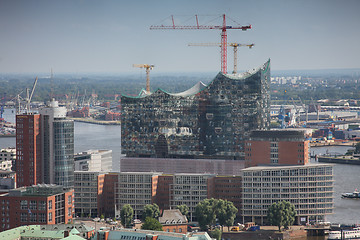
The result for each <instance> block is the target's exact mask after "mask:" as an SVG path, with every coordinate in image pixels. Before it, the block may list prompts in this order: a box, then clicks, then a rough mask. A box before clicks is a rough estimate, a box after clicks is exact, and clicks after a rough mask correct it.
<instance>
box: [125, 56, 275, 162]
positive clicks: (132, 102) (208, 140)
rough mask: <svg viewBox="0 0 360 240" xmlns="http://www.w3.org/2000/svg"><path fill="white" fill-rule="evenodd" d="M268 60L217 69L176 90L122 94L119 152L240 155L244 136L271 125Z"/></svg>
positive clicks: (167, 155)
mask: <svg viewBox="0 0 360 240" xmlns="http://www.w3.org/2000/svg"><path fill="white" fill-rule="evenodd" d="M269 83H270V60H269V61H267V62H266V63H265V64H264V65H263V66H261V67H260V68H258V69H254V70H253V71H249V72H245V73H243V74H237V75H231V74H222V73H219V74H218V75H217V76H216V77H215V78H214V80H213V81H212V82H210V84H209V85H208V86H206V85H204V84H202V83H201V82H200V83H198V84H196V85H195V86H194V87H192V88H190V89H188V90H186V91H184V92H181V93H175V94H172V93H168V92H165V91H163V90H161V89H158V90H157V91H155V92H153V93H151V94H150V95H146V94H139V96H137V97H129V96H122V98H121V102H122V115H121V122H122V128H121V150H122V153H124V154H126V155H127V156H128V157H157V158H212V159H242V160H243V159H244V157H245V152H244V147H245V140H247V139H248V138H249V136H250V132H251V131H252V130H256V129H267V128H268V127H269V124H270V95H269Z"/></svg>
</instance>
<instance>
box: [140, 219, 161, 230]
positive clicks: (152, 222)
mask: <svg viewBox="0 0 360 240" xmlns="http://www.w3.org/2000/svg"><path fill="white" fill-rule="evenodd" d="M162 227H163V226H162V225H161V223H160V222H159V221H158V220H156V219H155V218H151V217H147V218H146V219H145V222H144V223H143V225H142V226H141V229H144V230H154V231H162V230H163V229H162Z"/></svg>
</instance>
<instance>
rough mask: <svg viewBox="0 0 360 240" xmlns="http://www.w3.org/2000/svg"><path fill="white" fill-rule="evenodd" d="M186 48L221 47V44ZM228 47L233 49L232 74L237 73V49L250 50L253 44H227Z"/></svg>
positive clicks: (201, 44) (197, 45)
mask: <svg viewBox="0 0 360 240" xmlns="http://www.w3.org/2000/svg"><path fill="white" fill-rule="evenodd" d="M188 46H195V47H221V43H189V44H188ZM227 46H228V47H233V48H234V71H233V73H234V74H235V73H237V61H238V60H237V59H238V57H237V50H238V47H248V48H252V47H253V46H255V44H253V43H251V44H241V43H227Z"/></svg>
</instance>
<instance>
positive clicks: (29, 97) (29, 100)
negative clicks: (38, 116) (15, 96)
mask: <svg viewBox="0 0 360 240" xmlns="http://www.w3.org/2000/svg"><path fill="white" fill-rule="evenodd" d="M37 81H38V77H36V78H35V81H34V84H33V86H32V89H31V93H29V89H28V88H27V89H26V113H30V102H31V99H32V96H33V94H34V91H35V87H36V83H37Z"/></svg>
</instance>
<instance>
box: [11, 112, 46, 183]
mask: <svg viewBox="0 0 360 240" xmlns="http://www.w3.org/2000/svg"><path fill="white" fill-rule="evenodd" d="M41 144H42V136H41V123H40V115H39V114H32V113H25V114H21V115H16V175H17V177H16V185H17V187H22V186H31V185H36V184H39V183H42V182H44V181H43V171H42V169H43V163H42V151H41Z"/></svg>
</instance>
